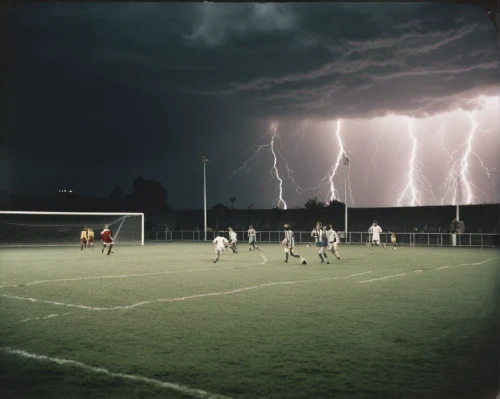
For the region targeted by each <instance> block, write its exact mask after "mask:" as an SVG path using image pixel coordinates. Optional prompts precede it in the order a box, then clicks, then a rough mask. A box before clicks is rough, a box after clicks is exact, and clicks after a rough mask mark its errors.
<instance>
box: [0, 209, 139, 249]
mask: <svg viewBox="0 0 500 399" xmlns="http://www.w3.org/2000/svg"><path fill="white" fill-rule="evenodd" d="M106 224H107V225H109V229H110V230H111V231H112V232H113V238H114V239H115V243H116V244H125V245H134V244H136V245H144V214H143V213H77V212H7V211H2V212H0V245H2V246H43V245H46V246H77V245H80V234H81V232H82V230H83V228H84V226H88V227H90V228H92V229H93V230H94V234H95V237H94V240H95V244H96V245H98V244H99V243H100V233H101V231H102V230H103V228H104V225H106Z"/></svg>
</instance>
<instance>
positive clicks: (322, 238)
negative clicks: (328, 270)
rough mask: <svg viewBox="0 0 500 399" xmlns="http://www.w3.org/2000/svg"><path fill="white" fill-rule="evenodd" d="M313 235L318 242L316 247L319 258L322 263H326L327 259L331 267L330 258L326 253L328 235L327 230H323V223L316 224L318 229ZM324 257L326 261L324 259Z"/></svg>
mask: <svg viewBox="0 0 500 399" xmlns="http://www.w3.org/2000/svg"><path fill="white" fill-rule="evenodd" d="M311 235H312V236H313V237H314V238H315V240H316V247H317V248H318V255H319V258H320V259H321V263H325V259H326V264H327V265H329V264H330V261H329V260H328V256H326V252H325V248H326V234H325V230H323V225H322V224H321V222H317V223H316V228H315V229H314V230H313V231H312V233H311ZM323 257H324V258H325V259H323Z"/></svg>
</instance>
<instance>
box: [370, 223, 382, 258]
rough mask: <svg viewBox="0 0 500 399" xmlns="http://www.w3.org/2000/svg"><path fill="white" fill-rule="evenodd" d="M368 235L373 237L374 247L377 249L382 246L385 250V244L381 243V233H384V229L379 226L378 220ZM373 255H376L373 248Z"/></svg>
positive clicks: (372, 243)
mask: <svg viewBox="0 0 500 399" xmlns="http://www.w3.org/2000/svg"><path fill="white" fill-rule="evenodd" d="M368 233H370V234H371V235H372V241H371V245H372V247H373V246H374V245H375V246H376V247H377V246H378V244H381V245H382V246H383V247H384V248H385V244H383V243H381V242H380V233H382V228H381V227H380V226H379V225H378V224H377V221H376V220H374V221H373V225H371V226H370V228H369V229H368ZM371 253H372V254H373V253H374V252H373V248H372V252H371Z"/></svg>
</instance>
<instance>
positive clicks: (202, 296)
mask: <svg viewBox="0 0 500 399" xmlns="http://www.w3.org/2000/svg"><path fill="white" fill-rule="evenodd" d="M239 247H240V252H239V253H238V254H232V253H231V252H230V251H226V252H224V253H223V255H222V258H221V260H220V262H219V263H217V264H213V263H212V261H213V258H214V249H213V246H212V245H211V244H210V245H209V244H204V243H167V244H149V245H146V246H145V247H132V246H131V247H120V246H117V247H116V248H115V249H114V252H115V253H114V254H112V255H111V256H106V255H103V254H101V251H100V247H99V246H97V248H96V250H95V251H94V252H93V251H91V250H84V251H80V248H79V247H78V248H15V249H13V248H9V249H1V250H0V265H1V266H0V268H1V283H0V285H1V287H0V299H1V308H0V309H1V310H0V318H1V324H0V339H1V349H0V350H1V355H0V359H1V367H0V374H1V377H0V378H1V379H2V382H1V385H2V387H3V389H4V390H5V391H6V392H10V393H11V395H12V396H11V397H13V398H14V397H15V398H30V399H31V398H68V399H69V398H85V399H89V398H116V399H118V398H120V399H125V398H208V397H213V398H223V397H233V398H370V399H371V398H385V399H389V398H397V399H402V398H409V399H410V398H411V399H414V398H427V399H432V398H454V399H457V398H467V399H482V398H484V399H486V398H490V399H494V398H495V396H496V394H497V392H498V371H499V367H498V366H499V364H498V359H499V356H498V355H499V351H498V348H499V337H500V330H499V328H498V324H497V320H498V316H499V306H498V304H499V301H500V290H499V282H500V267H499V263H500V258H499V253H498V251H497V250H493V249H462V248H423V247H420V248H416V247H401V248H398V250H396V251H393V250H392V249H390V248H387V249H386V250H384V249H382V248H377V249H376V251H375V254H373V255H371V254H370V250H369V249H368V248H367V247H366V246H346V245H342V246H341V247H340V249H341V256H342V259H341V260H340V261H338V260H337V259H335V258H334V257H333V256H332V255H330V257H329V258H330V262H331V264H330V265H327V264H326V263H325V264H322V265H321V264H320V263H319V262H320V260H319V258H318V256H317V253H316V251H315V249H314V248H313V247H311V248H307V247H305V246H299V247H297V252H298V253H300V254H301V255H303V256H305V258H306V259H307V260H308V264H307V265H305V266H304V265H301V264H300V262H299V261H298V260H296V259H293V258H292V259H291V260H290V261H289V263H288V264H285V263H284V262H283V260H284V253H283V247H281V246H280V245H278V244H267V245H262V249H263V252H258V251H255V252H254V251H252V252H249V251H248V248H247V245H245V244H244V243H241V244H240V245H239Z"/></svg>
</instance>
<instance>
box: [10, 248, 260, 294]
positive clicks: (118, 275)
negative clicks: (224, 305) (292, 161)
mask: <svg viewBox="0 0 500 399" xmlns="http://www.w3.org/2000/svg"><path fill="white" fill-rule="evenodd" d="M261 256H262V259H263V261H262V262H260V263H250V264H248V265H242V266H228V267H205V268H202V269H187V270H166V271H163V272H152V273H134V274H113V275H108V276H92V277H72V278H59V279H55V280H37V281H32V282H31V283H24V284H7V285H0V288H17V287H28V286H31V285H37V284H46V283H60V282H67V281H84V280H105V279H115V278H129V277H143V276H157V275H160V274H176V273H192V272H201V271H218V270H230V269H243V268H245V267H251V266H254V265H265V264H266V263H267V258H266V257H265V256H264V254H262V253H261Z"/></svg>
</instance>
